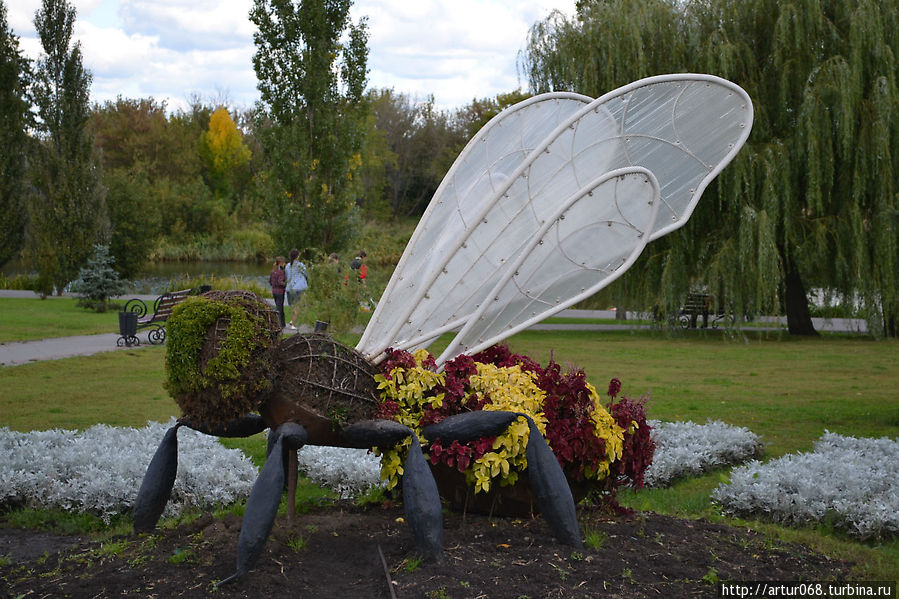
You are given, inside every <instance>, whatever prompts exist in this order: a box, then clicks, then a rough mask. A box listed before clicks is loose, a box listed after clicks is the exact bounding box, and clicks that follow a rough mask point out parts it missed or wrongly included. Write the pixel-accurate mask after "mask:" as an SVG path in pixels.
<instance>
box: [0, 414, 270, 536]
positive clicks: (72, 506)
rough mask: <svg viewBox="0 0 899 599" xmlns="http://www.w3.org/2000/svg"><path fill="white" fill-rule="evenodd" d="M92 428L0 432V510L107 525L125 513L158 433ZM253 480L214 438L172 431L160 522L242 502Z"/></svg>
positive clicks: (235, 454) (161, 427)
mask: <svg viewBox="0 0 899 599" xmlns="http://www.w3.org/2000/svg"><path fill="white" fill-rule="evenodd" d="M172 425H174V420H172V421H171V422H169V423H168V424H161V423H158V422H151V423H149V425H148V426H147V427H145V428H141V429H134V428H118V427H112V426H106V425H102V424H99V425H96V426H92V427H91V428H89V429H87V430H85V431H83V432H78V431H70V430H60V429H53V430H49V431H32V432H29V433H19V432H15V431H10V430H9V429H7V428H0V505H14V506H18V505H24V506H28V507H33V508H37V509H47V508H59V509H62V510H65V511H69V512H89V513H92V514H96V515H98V516H100V517H101V518H103V520H104V521H106V522H109V520H110V518H111V517H112V516H113V515H115V514H118V513H121V512H124V511H127V510H129V509H130V508H131V507H132V506H133V504H134V499H135V497H136V496H137V491H138V489H139V488H140V484H141V481H142V480H143V477H144V472H145V471H146V469H147V465H148V464H149V463H150V459H151V458H152V457H153V454H154V452H155V451H156V447H157V446H158V444H159V441H160V440H161V439H162V437H163V435H164V434H165V431H166V430H168V428H169V427H170V426H172ZM257 474H258V471H257V469H256V468H255V466H254V465H253V463H252V462H251V461H250V460H249V459H248V458H247V457H246V456H244V454H243V453H242V452H241V451H240V450H237V449H226V448H225V447H223V446H222V445H221V444H220V443H218V441H217V440H216V438H215V437H212V436H209V435H204V434H201V433H198V432H196V431H193V430H190V429H188V428H186V427H182V428H181V429H180V430H179V431H178V476H177V478H176V479H175V487H174V489H173V490H172V498H171V501H169V503H168V505H167V506H166V511H165V515H166V516H173V515H177V514H179V513H181V512H182V511H183V510H184V509H185V508H187V507H200V508H210V507H213V506H220V505H228V504H231V503H233V502H234V501H236V500H238V499H241V498H245V497H247V496H248V495H249V493H250V489H251V488H252V485H253V481H255V480H256V476H257Z"/></svg>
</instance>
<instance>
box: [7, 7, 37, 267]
mask: <svg viewBox="0 0 899 599" xmlns="http://www.w3.org/2000/svg"><path fill="white" fill-rule="evenodd" d="M28 73H29V66H28V60H27V59H26V58H24V57H23V56H22V53H21V52H20V51H19V40H18V38H17V37H16V36H15V35H14V34H13V32H12V30H11V29H10V28H9V26H8V24H7V21H6V4H5V3H4V2H3V0H0V265H3V264H5V263H6V262H7V261H8V260H9V259H10V258H12V257H14V256H15V255H16V254H17V253H18V252H19V250H21V249H22V245H23V243H24V239H25V223H26V220H27V219H26V212H25V202H24V201H23V196H24V193H25V148H26V147H27V145H28V136H27V135H26V133H25V130H26V126H27V121H28V116H29V108H30V106H29V102H28V100H27V97H26V90H27V85H28Z"/></svg>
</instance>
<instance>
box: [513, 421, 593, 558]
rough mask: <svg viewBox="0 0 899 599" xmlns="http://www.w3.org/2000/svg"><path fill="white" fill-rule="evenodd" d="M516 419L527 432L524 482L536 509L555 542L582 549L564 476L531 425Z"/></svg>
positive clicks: (572, 498)
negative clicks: (524, 425)
mask: <svg viewBox="0 0 899 599" xmlns="http://www.w3.org/2000/svg"><path fill="white" fill-rule="evenodd" d="M520 415H521V416H524V417H525V418H527V421H528V428H529V429H530V434H529V435H528V446H527V458H528V481H529V482H530V483H531V491H532V492H533V493H534V499H535V500H536V502H537V507H538V508H540V512H541V513H542V514H543V517H544V518H546V521H547V523H549V526H550V528H552V530H553V533H554V534H555V536H556V538H557V539H558V540H559V542H561V543H565V544H566V545H570V546H572V547H575V548H577V549H581V548H583V546H584V545H583V542H582V541H581V531H580V527H579V526H578V523H577V511H576V510H575V507H574V497H572V495H571V488H570V487H569V486H568V480H567V479H566V478H565V473H564V472H563V471H562V467H561V466H560V465H559V461H558V460H557V459H556V456H555V454H553V452H552V450H551V449H550V448H549V445H547V444H546V440H545V439H544V438H543V435H541V434H540V431H539V430H538V429H537V425H536V424H534V421H533V420H531V418H530V417H529V416H527V415H525V414H520Z"/></svg>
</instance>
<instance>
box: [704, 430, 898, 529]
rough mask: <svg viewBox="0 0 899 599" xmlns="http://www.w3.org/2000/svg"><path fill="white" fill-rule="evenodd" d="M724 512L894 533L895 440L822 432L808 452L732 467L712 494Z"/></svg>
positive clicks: (895, 521) (895, 494)
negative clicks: (727, 477)
mask: <svg viewBox="0 0 899 599" xmlns="http://www.w3.org/2000/svg"><path fill="white" fill-rule="evenodd" d="M712 500H713V501H714V502H715V503H717V504H718V505H720V506H721V509H722V510H723V511H724V512H725V513H727V514H730V515H740V516H751V517H764V518H769V519H771V520H773V521H775V522H778V523H780V524H788V525H789V524H806V523H827V524H829V525H832V526H834V527H836V528H839V529H841V530H844V531H846V532H847V533H848V534H850V535H853V536H856V537H859V538H862V539H867V538H872V537H884V536H888V535H891V534H896V533H897V532H899V441H894V440H890V439H887V438H880V439H857V438H853V437H844V436H841V435H837V434H835V433H830V432H825V434H824V435H822V437H821V438H820V439H819V440H818V441H817V442H816V443H815V446H814V449H813V451H812V452H810V453H799V454H791V455H785V456H783V457H781V458H778V459H776V460H772V461H770V462H768V463H765V464H762V463H760V462H758V461H752V462H750V463H748V464H746V465H744V466H740V467H738V468H735V469H734V470H733V471H732V472H731V475H730V483H729V484H722V485H720V486H719V487H718V488H717V489H715V491H713V492H712Z"/></svg>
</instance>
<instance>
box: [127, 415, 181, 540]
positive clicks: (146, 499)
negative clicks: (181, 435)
mask: <svg viewBox="0 0 899 599" xmlns="http://www.w3.org/2000/svg"><path fill="white" fill-rule="evenodd" d="M179 426H181V423H178V424H176V425H175V426H173V427H172V428H170V429H169V430H168V431H166V433H165V436H164V437H163V438H162V441H161V442H160V443H159V447H157V448H156V453H155V454H153V459H152V460H150V465H149V466H147V472H146V473H145V474H144V480H143V481H142V482H141V484H140V490H139V491H138V492H137V499H135V501H134V532H149V531H151V530H153V529H154V528H156V523H157V522H159V517H160V516H162V512H163V510H165V504H166V503H168V501H169V497H170V496H171V494H172V487H173V486H174V485H175V475H176V474H177V472H178V427H179Z"/></svg>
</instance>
